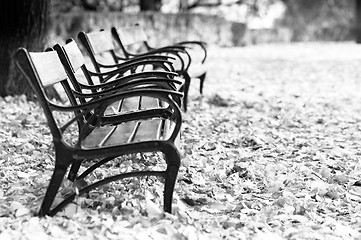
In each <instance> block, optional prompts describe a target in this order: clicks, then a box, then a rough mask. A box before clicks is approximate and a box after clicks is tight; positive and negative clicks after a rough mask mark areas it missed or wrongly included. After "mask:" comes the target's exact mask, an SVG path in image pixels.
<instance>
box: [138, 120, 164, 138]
mask: <svg viewBox="0 0 361 240" xmlns="http://www.w3.org/2000/svg"><path fill="white" fill-rule="evenodd" d="M161 121H162V120H161V119H150V120H147V121H142V122H141V124H140V126H139V127H138V131H137V133H136V135H135V136H134V139H133V142H140V141H150V140H158V139H159V124H161Z"/></svg>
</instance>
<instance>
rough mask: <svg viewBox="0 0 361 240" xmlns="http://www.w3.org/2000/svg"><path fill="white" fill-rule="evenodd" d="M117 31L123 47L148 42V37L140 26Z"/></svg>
mask: <svg viewBox="0 0 361 240" xmlns="http://www.w3.org/2000/svg"><path fill="white" fill-rule="evenodd" d="M117 31H118V34H119V37H120V39H121V40H122V44H123V45H124V46H128V45H132V44H135V43H143V42H147V41H148V36H147V34H146V32H145V31H144V29H143V27H141V26H140V25H134V26H132V27H124V28H118V29H117Z"/></svg>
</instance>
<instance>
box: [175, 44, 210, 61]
mask: <svg viewBox="0 0 361 240" xmlns="http://www.w3.org/2000/svg"><path fill="white" fill-rule="evenodd" d="M175 45H182V46H186V45H198V46H199V47H201V49H202V50H203V59H202V63H204V62H205V61H206V58H207V43H206V42H203V41H182V42H178V43H175Z"/></svg>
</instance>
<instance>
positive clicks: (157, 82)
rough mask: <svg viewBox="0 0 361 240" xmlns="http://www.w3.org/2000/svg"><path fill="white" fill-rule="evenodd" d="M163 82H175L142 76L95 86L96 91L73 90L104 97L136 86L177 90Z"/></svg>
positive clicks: (84, 96) (92, 96)
mask: <svg viewBox="0 0 361 240" xmlns="http://www.w3.org/2000/svg"><path fill="white" fill-rule="evenodd" d="M175 81H176V83H182V82H180V81H178V80H175ZM162 83H164V84H171V83H174V81H172V80H171V79H169V78H160V77H158V78H141V79H133V80H130V81H127V82H124V83H122V84H119V85H115V86H113V87H109V88H97V89H95V88H93V89H94V90H96V91H97V92H94V93H82V92H78V91H76V90H73V93H74V95H75V96H76V97H79V98H97V97H102V96H105V95H109V94H113V93H117V92H119V91H124V90H126V89H134V88H138V89H139V88H150V87H152V88H159V89H168V90H174V91H175V90H176V88H175V87H174V86H172V85H168V87H167V88H166V85H162Z"/></svg>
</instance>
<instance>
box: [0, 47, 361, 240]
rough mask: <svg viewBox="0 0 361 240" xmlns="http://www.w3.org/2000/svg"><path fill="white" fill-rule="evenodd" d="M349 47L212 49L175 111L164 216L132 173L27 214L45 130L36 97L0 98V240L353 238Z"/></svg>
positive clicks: (360, 229) (356, 218)
mask: <svg viewBox="0 0 361 240" xmlns="http://www.w3.org/2000/svg"><path fill="white" fill-rule="evenodd" d="M360 48H361V47H360V46H358V45H354V44H352V43H342V44H341V43H340V44H334V43H328V44H318V43H312V44H290V45H259V46H249V47H245V48H232V49H220V48H211V50H210V62H209V64H210V73H209V74H208V78H207V81H206V84H205V96H203V97H199V95H198V93H197V91H196V90H197V89H196V84H193V85H192V88H191V89H192V92H191V93H190V96H191V99H190V103H191V106H190V107H189V111H188V113H187V114H185V116H184V125H183V133H182V138H183V139H182V141H183V148H184V149H183V150H184V156H183V160H182V167H181V169H180V173H179V177H178V183H177V185H176V189H175V199H174V214H173V215H169V214H165V215H164V214H163V213H162V212H161V211H160V205H161V194H162V188H161V185H158V184H157V181H152V179H149V180H145V179H141V180H137V181H133V182H123V183H117V184H113V185H110V186H109V187H105V188H103V189H100V190H99V192H94V193H93V195H92V197H91V198H79V199H77V201H76V202H75V203H74V204H71V205H70V206H69V207H68V208H67V209H66V211H65V212H64V213H63V214H59V215H57V216H55V217H53V218H42V219H39V218H37V217H34V216H33V213H34V212H35V211H36V209H37V207H38V204H39V202H40V201H41V196H42V194H43V193H44V191H45V186H46V184H47V182H48V177H49V176H50V173H51V170H52V164H53V157H52V154H53V152H52V147H51V144H50V142H51V137H50V134H49V133H48V130H47V128H46V126H45V119H44V117H43V115H42V112H41V110H40V108H39V107H38V106H37V105H36V104H35V103H32V102H27V101H26V100H25V99H24V98H22V97H15V98H6V99H1V100H0V111H1V116H2V117H1V118H0V122H1V126H2V128H1V129H0V136H1V138H0V141H1V144H0V154H1V155H0V156H1V157H0V163H1V171H0V176H1V178H0V181H1V185H2V188H1V190H0V203H1V205H2V206H5V207H3V208H2V209H1V210H0V211H1V214H0V216H1V217H0V239H40V238H43V239H47V238H48V239H64V238H66V239H257V240H258V239H358V238H360V237H361V235H360V233H361V224H360V223H361V209H360V203H361V187H360V185H361V165H360V164H361V162H360V152H359V150H358V149H359V143H360V140H361V131H360V129H361V121H360V120H361V104H360V103H361V101H360V100H361V96H360V94H359V92H360V91H359V89H361V88H360V87H361V81H360V79H361V72H360V71H359V66H360V64H361V56H359V54H358V52H360V50H361V49H360ZM136 157H141V158H147V156H136ZM135 159H136V158H135ZM130 160H134V158H133V157H132V158H130V159H122V163H120V162H119V163H114V165H109V166H108V167H109V169H113V170H114V171H116V170H117V168H118V167H120V166H122V167H129V168H131V167H137V165H136V163H137V161H135V163H134V162H133V161H130ZM98 174H99V176H100V175H102V174H104V172H101V171H100V172H99V173H98ZM95 177H96V176H95ZM139 186H140V190H139V191H137V190H136V189H139ZM79 206H80V207H79Z"/></svg>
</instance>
